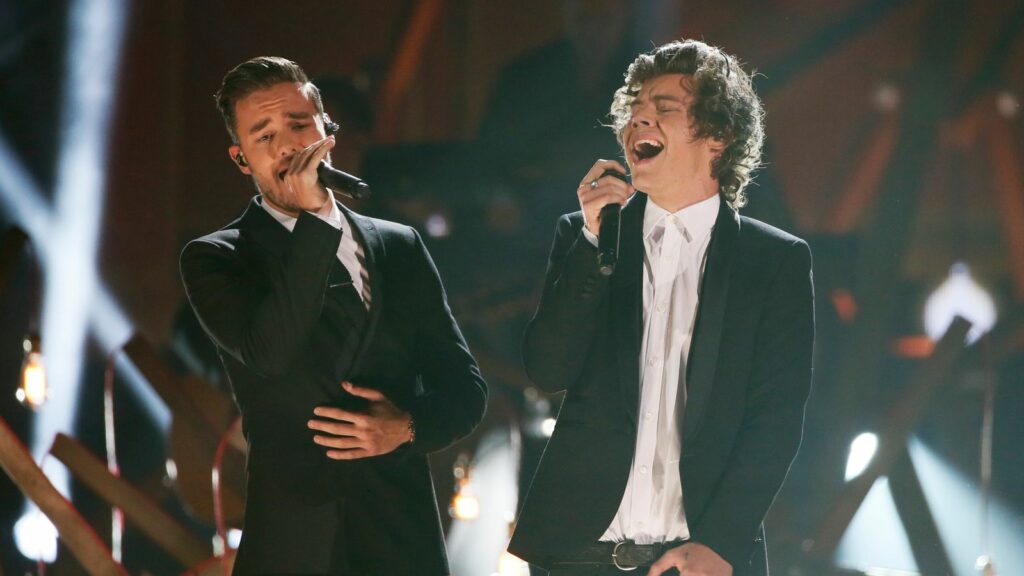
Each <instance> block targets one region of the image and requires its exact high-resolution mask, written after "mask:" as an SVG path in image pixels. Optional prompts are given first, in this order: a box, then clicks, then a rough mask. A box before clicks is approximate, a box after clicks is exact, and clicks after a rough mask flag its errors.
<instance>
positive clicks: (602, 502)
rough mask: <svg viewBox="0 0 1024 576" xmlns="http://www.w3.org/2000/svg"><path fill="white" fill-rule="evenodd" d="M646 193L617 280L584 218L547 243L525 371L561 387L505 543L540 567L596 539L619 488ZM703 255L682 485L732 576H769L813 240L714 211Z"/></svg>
mask: <svg viewBox="0 0 1024 576" xmlns="http://www.w3.org/2000/svg"><path fill="white" fill-rule="evenodd" d="M646 202H647V197H646V195H644V194H642V193H638V194H636V195H635V196H634V197H633V198H632V199H631V200H630V202H629V203H628V204H627V205H626V207H625V208H623V211H622V222H621V230H622V236H621V247H620V256H619V263H618V268H617V270H616V271H615V274H614V275H612V276H611V277H610V278H606V277H604V276H601V274H600V272H599V270H598V266H597V261H596V250H595V248H594V247H593V245H592V244H591V243H590V242H588V241H587V240H586V238H584V237H583V235H582V233H581V231H582V228H583V217H582V214H581V213H579V212H577V213H574V214H569V215H566V216H563V217H562V218H561V220H559V222H558V227H557V229H556V231H555V241H554V246H553V248H552V250H551V258H550V263H549V266H548V271H547V277H546V281H545V285H544V292H543V295H542V297H541V302H540V305H539V307H538V309H537V314H536V316H535V317H534V318H533V320H532V321H531V322H530V325H529V327H528V328H527V332H526V338H525V343H524V359H525V363H526V370H527V372H528V373H529V376H530V378H531V379H532V380H533V382H534V383H535V384H536V385H537V386H539V387H540V388H542V389H544V390H546V391H548V392H554V391H558V390H562V389H566V395H565V399H564V400H563V402H562V408H561V411H560V413H559V415H558V423H557V425H556V427H555V431H554V434H553V435H552V437H551V439H550V441H549V442H548V445H547V448H546V450H545V453H544V456H543V459H542V461H541V464H540V467H539V468H538V470H537V473H536V475H535V477H534V479H533V483H532V485H531V488H530V492H529V495H528V497H527V499H526V503H525V505H524V507H523V509H522V512H521V515H520V518H519V521H518V526H517V528H516V531H515V534H514V536H513V538H512V542H511V544H510V546H509V550H511V551H512V552H513V553H515V554H517V555H519V556H521V557H523V558H525V559H527V560H529V561H530V562H533V563H535V564H538V565H541V566H550V565H551V564H552V563H553V562H555V561H557V560H558V559H561V558H571V555H572V551H573V550H574V549H575V548H578V547H580V546H583V545H585V544H588V543H592V542H596V541H597V540H598V538H600V536H601V535H602V534H603V533H604V531H605V530H606V529H607V528H608V525H609V524H610V523H611V521H612V518H614V516H615V513H616V511H617V509H618V507H619V503H620V502H621V500H622V496H623V493H624V492H625V488H626V480H627V476H628V475H629V470H630V466H631V464H632V461H633V452H634V447H635V442H636V429H637V412H638V410H639V392H640V381H639V378H640V367H639V362H640V339H641V333H642V323H643V310H642V306H643V305H642V300H643V299H642V286H643V277H642V273H643V250H644V249H643V244H642V238H641V236H642V228H643V218H644V208H645V205H646ZM721 206H722V208H721V210H720V212H719V214H718V218H717V220H716V222H715V228H714V231H713V232H712V237H711V243H710V245H709V247H708V255H707V262H706V264H705V273H704V277H703V280H702V282H701V288H700V295H699V304H698V311H697V320H696V326H695V328H694V337H693V341H692V344H691V346H692V347H691V349H690V355H689V364H688V365H687V367H686V370H687V402H686V408H685V412H684V414H683V418H682V421H681V422H680V423H679V425H680V426H681V427H682V429H681V435H682V453H681V454H680V461H679V472H680V478H681V479H682V485H683V501H684V507H685V511H686V519H687V522H688V524H689V528H690V534H691V538H692V540H694V541H696V542H701V543H703V544H705V545H707V546H709V547H711V548H712V549H713V550H715V552H717V553H718V554H719V555H721V556H722V557H723V558H725V560H726V561H728V562H729V563H730V564H732V566H733V570H734V572H733V573H734V574H735V575H736V576H746V575H749V574H760V573H765V572H766V571H767V567H766V559H765V552H764V550H765V548H764V543H763V537H762V534H763V530H762V526H761V524H762V520H763V518H764V516H765V514H766V513H767V511H768V508H769V506H770V505H771V503H772V500H773V499H774V497H775V494H776V493H777V492H778V490H779V488H780V486H781V485H782V481H783V479H784V478H785V476H786V473H787V471H788V469H789V466H790V463H791V462H792V460H793V458H794V456H795V455H796V451H797V448H798V447H799V444H800V437H801V432H802V427H803V410H804V405H805V403H806V399H807V396H808V393H809V390H810V384H811V354H812V347H813V339H814V312H813V309H814V305H813V293H812V283H811V257H810V251H809V250H808V248H807V245H806V243H804V242H803V241H802V240H800V239H798V238H795V237H793V236H791V235H789V234H786V233H785V232H782V231H780V230H777V229H775V228H772V227H770V226H768V225H765V224H763V223H760V222H758V221H756V220H752V219H749V218H746V217H741V216H739V215H738V214H737V213H736V212H735V211H733V210H731V209H729V208H728V207H727V205H726V203H725V202H724V201H723V202H722V204H721Z"/></svg>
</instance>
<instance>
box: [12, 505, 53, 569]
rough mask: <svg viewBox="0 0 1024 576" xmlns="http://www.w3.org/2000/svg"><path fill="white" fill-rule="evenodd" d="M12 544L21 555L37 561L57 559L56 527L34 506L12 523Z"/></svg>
mask: <svg viewBox="0 0 1024 576" xmlns="http://www.w3.org/2000/svg"><path fill="white" fill-rule="evenodd" d="M14 544H15V545H16V546H17V547H18V551H19V552H21V554H22V556H24V557H26V558H29V559H31V560H35V561H37V562H40V561H41V562H51V563H52V562H53V561H54V560H56V559H57V527H56V526H54V525H53V523H52V522H50V519H49V518H47V517H46V515H45V514H43V513H42V512H40V511H39V509H38V508H36V507H35V506H30V509H29V510H28V511H26V512H25V514H24V515H23V516H22V517H21V518H20V519H19V520H18V521H17V522H15V524H14Z"/></svg>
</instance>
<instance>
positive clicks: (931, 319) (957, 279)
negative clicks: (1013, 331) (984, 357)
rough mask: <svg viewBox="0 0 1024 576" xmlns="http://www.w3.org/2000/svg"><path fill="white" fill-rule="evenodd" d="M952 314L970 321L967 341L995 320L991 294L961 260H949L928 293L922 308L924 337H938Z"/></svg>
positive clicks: (975, 339)
mask: <svg viewBox="0 0 1024 576" xmlns="http://www.w3.org/2000/svg"><path fill="white" fill-rule="evenodd" d="M956 316H963V317H964V318H965V319H967V320H969V321H970V322H971V324H972V326H971V330H970V332H968V333H967V343H968V344H973V343H974V342H975V341H977V340H978V338H981V336H982V335H983V334H984V333H986V332H988V331H989V330H991V329H992V326H994V325H995V323H996V305H995V302H994V301H993V300H992V296H990V295H989V293H988V292H987V291H985V289H984V288H982V287H981V286H980V285H978V283H977V282H975V280H974V277H973V276H971V270H970V268H968V267H967V264H964V263H963V262H957V263H955V264H953V266H952V267H951V268H950V269H949V277H948V278H946V281H945V282H943V283H942V285H940V286H939V287H938V288H936V289H935V292H932V295H931V296H929V297H928V302H927V303H926V304H925V308H924V329H925V332H927V333H928V337H929V338H931V339H932V340H938V339H939V338H941V337H942V335H943V334H945V333H946V330H947V329H948V328H949V325H950V324H952V323H953V318H955V317H956Z"/></svg>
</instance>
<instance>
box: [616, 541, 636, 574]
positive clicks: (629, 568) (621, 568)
mask: <svg viewBox="0 0 1024 576" xmlns="http://www.w3.org/2000/svg"><path fill="white" fill-rule="evenodd" d="M626 542H627V541H626V540H620V541H618V542H616V543H615V548H612V564H615V567H616V568H618V569H619V570H621V571H623V572H632V571H633V570H636V569H637V568H639V566H623V565H621V564H619V557H618V554H619V546H622V545H623V544H625V543H626Z"/></svg>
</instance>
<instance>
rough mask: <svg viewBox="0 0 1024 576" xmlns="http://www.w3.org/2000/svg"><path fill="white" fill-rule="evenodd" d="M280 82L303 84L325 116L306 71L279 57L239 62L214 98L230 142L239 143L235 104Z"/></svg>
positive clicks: (321, 102) (258, 57) (316, 91)
mask: <svg viewBox="0 0 1024 576" xmlns="http://www.w3.org/2000/svg"><path fill="white" fill-rule="evenodd" d="M282 82H295V83H298V84H302V85H303V87H307V86H308V88H306V89H307V90H309V96H310V98H311V99H312V100H313V105H314V106H316V110H317V112H318V113H320V114H323V113H324V104H323V101H322V100H321V99H320V91H319V90H317V87H316V86H314V85H313V84H312V83H310V81H309V78H308V77H307V76H306V72H305V71H303V70H302V67H300V66H299V65H298V64H296V63H295V62H292V61H291V60H288V59H287V58H281V57H279V56H257V57H256V58H253V59H252V60H249V61H246V62H242V63H241V64H239V65H238V66H235V67H234V68H232V69H231V71H230V72H228V73H227V74H225V75H224V80H223V81H222V82H221V85H220V90H218V91H217V93H216V94H214V95H213V97H214V99H216V101H217V109H218V110H220V115H221V117H223V118H224V126H225V127H226V128H227V129H228V134H229V135H231V141H232V142H234V143H235V144H238V126H237V120H236V118H235V105H236V104H238V101H239V100H243V99H244V98H245V97H247V96H249V95H250V94H252V93H253V92H257V91H259V90H265V89H267V88H270V87H271V86H273V85H275V84H280V83H282Z"/></svg>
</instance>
